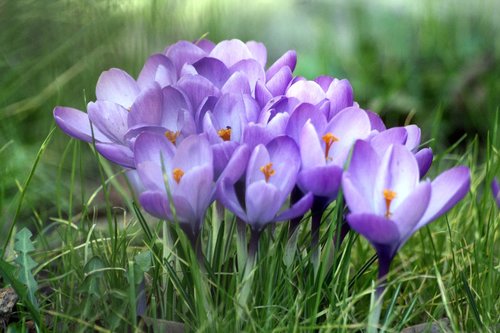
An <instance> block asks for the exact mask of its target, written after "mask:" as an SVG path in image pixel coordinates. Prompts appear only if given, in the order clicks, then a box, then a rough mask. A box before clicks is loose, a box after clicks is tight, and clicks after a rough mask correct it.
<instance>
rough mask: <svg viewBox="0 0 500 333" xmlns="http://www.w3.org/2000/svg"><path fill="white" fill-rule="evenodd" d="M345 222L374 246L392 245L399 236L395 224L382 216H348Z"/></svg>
mask: <svg viewBox="0 0 500 333" xmlns="http://www.w3.org/2000/svg"><path fill="white" fill-rule="evenodd" d="M347 222H348V223H349V226H350V227H351V228H352V229H353V230H354V231H356V232H357V233H359V234H361V235H362V236H363V237H365V238H366V239H367V240H369V241H370V242H371V243H372V244H374V245H375V244H376V245H392V244H397V243H398V242H399V239H400V234H399V230H398V227H397V225H396V223H395V222H394V221H392V220H389V219H386V218H385V217H383V216H378V215H374V214H349V215H347Z"/></svg>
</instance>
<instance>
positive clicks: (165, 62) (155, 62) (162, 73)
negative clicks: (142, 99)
mask: <svg viewBox="0 0 500 333" xmlns="http://www.w3.org/2000/svg"><path fill="white" fill-rule="evenodd" d="M176 81H177V73H176V70H175V66H174V64H173V63H172V61H171V60H170V59H168V58H167V57H165V56H164V55H163V54H153V55H152V56H150V57H149V58H148V60H146V63H145V64H144V67H142V70H141V72H140V73H139V77H138V78H137V84H138V85H139V88H140V89H141V90H142V89H146V88H147V87H148V86H149V85H150V84H151V83H152V82H158V83H159V84H160V86H162V87H165V86H167V85H171V84H174V83H175V82H176Z"/></svg>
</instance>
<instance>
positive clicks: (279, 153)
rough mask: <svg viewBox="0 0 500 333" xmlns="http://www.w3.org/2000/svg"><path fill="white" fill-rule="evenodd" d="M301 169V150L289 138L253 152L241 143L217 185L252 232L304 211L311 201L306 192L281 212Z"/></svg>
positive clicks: (219, 194) (223, 199) (219, 195)
mask: <svg viewBox="0 0 500 333" xmlns="http://www.w3.org/2000/svg"><path fill="white" fill-rule="evenodd" d="M299 169H300V157H299V149H298V147H297V145H296V144H295V142H294V141H293V140H292V139H291V138H289V137H285V136H282V137H278V138H275V139H273V140H272V141H271V142H269V143H268V144H267V145H262V144H260V145H258V146H257V147H255V148H254V149H253V151H250V149H249V148H248V146H246V145H242V146H240V147H239V148H238V149H237V150H236V151H235V153H234V154H233V157H232V158H231V160H230V161H229V164H228V166H227V168H226V171H225V173H224V175H222V176H221V180H220V182H219V185H218V186H217V198H218V199H219V200H220V201H221V202H222V203H223V204H224V205H225V206H226V208H227V209H229V210H231V211H232V212H233V213H234V214H235V215H237V216H238V217H239V218H240V219H241V220H243V221H244V222H246V223H247V224H249V225H250V227H251V228H252V230H253V231H255V232H260V231H262V229H263V228H264V227H265V226H266V225H267V224H269V223H272V222H277V221H283V220H288V219H290V218H292V217H296V216H299V215H302V214H304V213H305V212H306V211H307V210H308V209H309V208H310V206H311V204H312V195H311V194H307V195H305V196H304V197H303V198H302V199H301V200H300V201H298V202H297V203H296V204H295V205H293V206H292V207H290V208H288V209H286V210H284V211H281V210H282V207H283V205H284V203H285V202H286V200H287V199H288V196H289V195H290V192H291V191H292V189H293V187H294V185H295V181H296V179H297V173H298V171H299Z"/></svg>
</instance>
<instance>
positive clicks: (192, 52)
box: [165, 40, 207, 73]
mask: <svg viewBox="0 0 500 333" xmlns="http://www.w3.org/2000/svg"><path fill="white" fill-rule="evenodd" d="M165 55H166V56H167V57H168V58H169V59H170V60H172V62H173V63H174V65H175V68H176V69H177V73H180V72H181V69H182V67H183V66H184V64H186V63H187V64H193V63H195V62H196V61H198V60H199V59H201V58H203V57H205V56H206V55H207V53H206V52H205V51H204V50H203V49H201V48H200V47H198V46H196V45H195V44H193V43H191V42H188V41H184V40H183V41H179V42H177V43H175V44H173V45H171V46H169V47H168V48H167V49H166V50H165Z"/></svg>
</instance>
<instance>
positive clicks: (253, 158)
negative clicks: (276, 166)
mask: <svg viewBox="0 0 500 333" xmlns="http://www.w3.org/2000/svg"><path fill="white" fill-rule="evenodd" d="M270 162H271V157H270V156H269V152H268V151H267V149H266V147H265V146H264V145H258V146H257V147H255V148H254V150H253V151H252V154H251V155H250V159H249V161H248V166H247V174H246V180H245V186H246V188H248V186H250V184H252V183H254V182H258V181H261V180H265V176H264V173H263V172H262V171H261V170H260V168H261V167H264V166H265V165H267V164H268V163H270Z"/></svg>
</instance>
